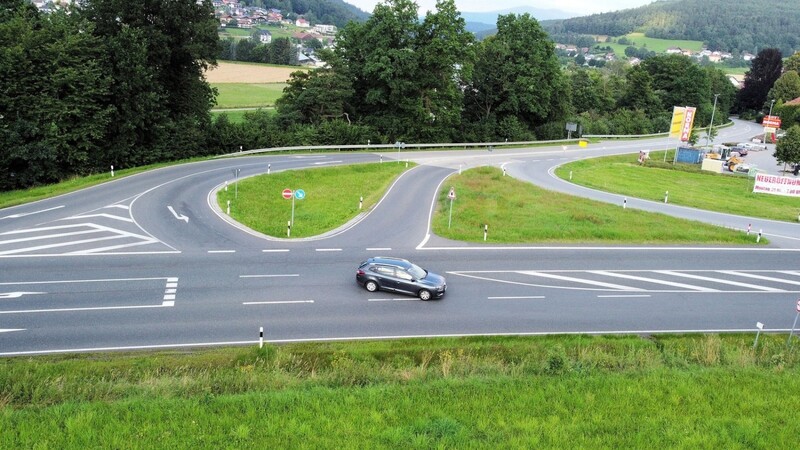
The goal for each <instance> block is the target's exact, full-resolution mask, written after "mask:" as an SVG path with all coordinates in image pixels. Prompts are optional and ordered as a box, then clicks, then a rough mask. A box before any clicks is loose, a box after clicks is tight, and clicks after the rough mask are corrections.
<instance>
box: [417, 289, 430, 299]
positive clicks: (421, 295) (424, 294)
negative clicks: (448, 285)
mask: <svg viewBox="0 0 800 450" xmlns="http://www.w3.org/2000/svg"><path fill="white" fill-rule="evenodd" d="M419 299H420V300H423V301H427V300H430V299H431V291H429V290H427V289H422V290H421V291H419Z"/></svg>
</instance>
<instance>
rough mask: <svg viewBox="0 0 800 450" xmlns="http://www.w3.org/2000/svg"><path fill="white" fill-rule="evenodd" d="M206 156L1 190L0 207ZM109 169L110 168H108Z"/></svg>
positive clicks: (20, 203)
mask: <svg viewBox="0 0 800 450" xmlns="http://www.w3.org/2000/svg"><path fill="white" fill-rule="evenodd" d="M205 159H207V158H193V159H186V160H182V161H173V162H167V163H159V164H150V165H147V166H141V167H133V168H130V169H123V170H115V171H114V176H113V177H112V176H111V171H110V170H109V171H108V172H106V173H98V174H95V175H88V176H84V177H74V178H71V179H69V180H66V181H62V182H61V183H54V184H48V185H45V186H38V187H35V188H31V189H19V190H15V191H2V192H0V208H8V207H10V206H16V205H22V204H25V203H30V202H35V201H37V200H43V199H46V198H51V197H55V196H58V195H63V194H68V193H70V192H73V191H77V190H80V189H85V188H87V187H91V186H95V185H98V184H102V183H107V182H109V181H114V180H116V179H119V178H123V177H127V176H131V175H134V174H137V173H141V172H146V171H148V170H153V169H158V168H160V167H166V166H171V165H176V164H183V163H188V162H193V161H203V160H205ZM109 169H110V168H109Z"/></svg>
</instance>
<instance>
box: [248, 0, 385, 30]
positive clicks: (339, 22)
mask: <svg viewBox="0 0 800 450" xmlns="http://www.w3.org/2000/svg"><path fill="white" fill-rule="evenodd" d="M242 3H244V4H245V5H247V6H258V7H261V8H275V9H279V10H281V11H282V12H283V14H284V16H286V15H289V13H293V14H296V15H299V16H303V17H305V18H306V19H307V20H308V21H309V22H312V23H324V24H328V25H336V26H337V27H339V28H341V27H343V26H345V25H346V24H347V22H350V21H351V20H354V21H356V22H364V21H366V20H367V19H368V18H369V16H370V14H369V13H366V12H364V11H362V10H360V9H358V8H357V7H355V6H353V5H351V4H349V3H345V2H344V0H243V2H242Z"/></svg>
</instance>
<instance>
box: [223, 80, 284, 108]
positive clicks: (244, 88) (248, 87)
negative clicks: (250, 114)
mask: <svg viewBox="0 0 800 450" xmlns="http://www.w3.org/2000/svg"><path fill="white" fill-rule="evenodd" d="M211 86H212V87H214V88H216V89H217V92H218V95H217V105H216V107H215V108H216V109H226V108H255V107H266V106H275V101H276V100H277V99H278V98H280V96H281V95H283V88H285V87H286V83H214V84H212V85H211Z"/></svg>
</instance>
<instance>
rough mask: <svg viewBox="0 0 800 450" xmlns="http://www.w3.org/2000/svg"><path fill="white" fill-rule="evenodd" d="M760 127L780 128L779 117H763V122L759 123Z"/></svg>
mask: <svg viewBox="0 0 800 450" xmlns="http://www.w3.org/2000/svg"><path fill="white" fill-rule="evenodd" d="M761 125H764V126H765V127H769V128H780V127H781V118H780V117H779V116H764V120H763V121H761Z"/></svg>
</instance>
